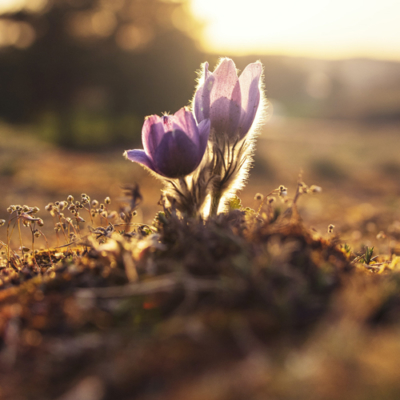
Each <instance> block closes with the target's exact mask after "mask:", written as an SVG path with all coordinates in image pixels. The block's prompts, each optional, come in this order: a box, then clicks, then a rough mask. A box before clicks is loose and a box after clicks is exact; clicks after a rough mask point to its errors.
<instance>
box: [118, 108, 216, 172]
mask: <svg viewBox="0 0 400 400" xmlns="http://www.w3.org/2000/svg"><path fill="white" fill-rule="evenodd" d="M209 133H210V120H209V119H208V118H203V119H202V121H201V122H200V123H199V124H198V125H197V123H196V121H195V119H194V117H193V114H192V112H191V111H189V109H187V108H186V107H184V108H181V109H180V110H179V111H178V112H176V113H175V114H174V115H164V116H162V117H159V116H158V115H151V116H149V117H147V118H146V120H145V122H144V125H143V128H142V143H143V147H144V150H127V151H126V152H125V153H124V155H125V157H126V158H127V159H129V160H131V161H135V162H137V163H139V164H142V165H144V166H145V167H147V168H149V169H150V170H151V171H153V172H155V173H157V174H159V175H161V176H163V177H165V178H171V179H175V178H182V177H185V176H187V175H189V174H191V173H192V172H193V171H194V170H195V169H196V168H197V167H198V165H199V164H200V162H201V160H202V158H203V155H204V152H205V150H206V147H207V141H208V136H209Z"/></svg>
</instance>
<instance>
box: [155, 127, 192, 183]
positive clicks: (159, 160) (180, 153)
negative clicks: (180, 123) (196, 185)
mask: <svg viewBox="0 0 400 400" xmlns="http://www.w3.org/2000/svg"><path fill="white" fill-rule="evenodd" d="M198 150H199V147H198V146H196V145H195V144H194V143H193V142H192V140H191V139H189V137H188V136H187V135H186V133H185V132H182V131H179V130H174V131H173V132H167V133H166V134H165V135H164V137H163V139H162V140H161V143H160V145H159V146H158V147H157V150H156V154H155V161H154V162H155V168H156V170H157V172H158V173H160V174H162V175H164V176H166V177H168V178H180V177H183V176H186V175H189V174H190V173H191V172H193V171H194V170H195V169H196V168H197V166H198V165H199V162H200V160H199V153H198Z"/></svg>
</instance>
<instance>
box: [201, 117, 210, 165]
mask: <svg viewBox="0 0 400 400" xmlns="http://www.w3.org/2000/svg"><path fill="white" fill-rule="evenodd" d="M198 128H199V137H200V146H199V157H200V160H199V162H200V161H201V159H202V158H203V155H204V152H205V151H206V148H207V143H208V137H209V136H210V129H211V122H210V120H209V119H205V120H203V121H201V122H200V124H199V126H198Z"/></svg>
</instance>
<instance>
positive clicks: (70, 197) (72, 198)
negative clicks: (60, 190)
mask: <svg viewBox="0 0 400 400" xmlns="http://www.w3.org/2000/svg"><path fill="white" fill-rule="evenodd" d="M67 200H68V201H69V202H70V203H72V202H73V201H74V196H71V195H69V196H68V197H67Z"/></svg>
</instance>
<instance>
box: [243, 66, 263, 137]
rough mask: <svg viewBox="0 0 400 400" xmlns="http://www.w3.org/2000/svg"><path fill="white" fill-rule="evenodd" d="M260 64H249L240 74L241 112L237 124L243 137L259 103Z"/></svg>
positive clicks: (251, 122) (248, 128) (249, 126)
mask: <svg viewBox="0 0 400 400" xmlns="http://www.w3.org/2000/svg"><path fill="white" fill-rule="evenodd" d="M261 74H262V65H261V63H259V62H256V63H252V64H249V65H248V66H247V67H246V68H245V69H244V71H243V72H242V74H241V75H240V78H239V82H240V90H241V94H242V113H241V117H240V124H239V135H240V137H241V138H243V137H244V136H245V135H246V134H247V132H248V131H249V130H250V128H251V125H252V124H253V121H254V118H255V116H256V113H257V109H258V106H259V104H260V87H259V83H260V77H261Z"/></svg>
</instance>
